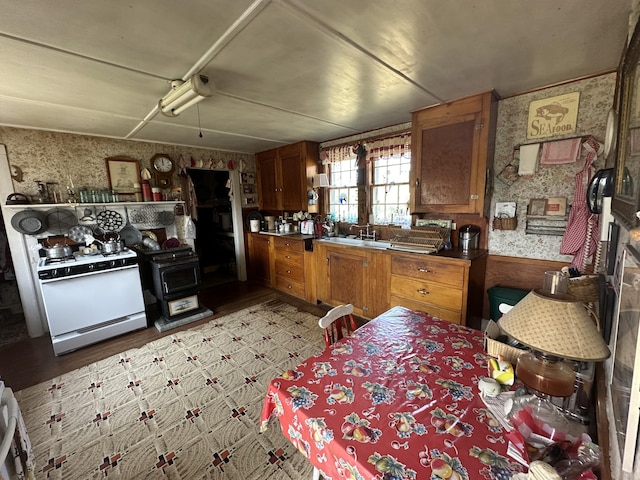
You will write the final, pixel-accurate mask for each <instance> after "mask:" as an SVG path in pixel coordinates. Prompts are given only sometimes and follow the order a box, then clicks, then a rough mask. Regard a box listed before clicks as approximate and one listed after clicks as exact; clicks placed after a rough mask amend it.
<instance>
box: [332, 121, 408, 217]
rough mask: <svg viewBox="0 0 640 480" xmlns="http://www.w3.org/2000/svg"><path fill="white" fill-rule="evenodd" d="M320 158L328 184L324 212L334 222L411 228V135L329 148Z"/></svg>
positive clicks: (395, 135)
mask: <svg viewBox="0 0 640 480" xmlns="http://www.w3.org/2000/svg"><path fill="white" fill-rule="evenodd" d="M356 151H357V152H358V156H357V155H356ZM322 157H323V161H324V164H325V165H326V166H327V171H328V173H329V179H330V183H331V187H330V188H329V193H328V202H329V204H328V209H327V211H328V213H329V214H330V215H332V216H333V218H334V219H336V220H338V221H341V222H349V223H359V224H364V223H374V224H377V225H381V224H382V225H386V224H394V225H402V226H410V225H411V215H410V213H409V177H410V172H411V133H410V132H407V131H405V132H402V133H396V134H393V135H392V136H389V137H385V138H377V139H373V140H370V141H368V142H366V143H362V144H356V145H355V146H354V145H339V146H336V147H329V148H328V149H326V150H323V152H322ZM358 159H359V160H358ZM358 164H359V165H360V168H358V167H359V165H358ZM359 175H360V178H359V177H358V176H359Z"/></svg>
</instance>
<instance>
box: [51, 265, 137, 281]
mask: <svg viewBox="0 0 640 480" xmlns="http://www.w3.org/2000/svg"><path fill="white" fill-rule="evenodd" d="M132 268H138V265H125V266H123V267H115V268H107V269H106V270H94V271H93V272H84V273H76V274H73V275H65V276H63V277H54V278H43V279H40V280H39V281H40V283H53V282H64V281H65V280H73V279H74V278H79V277H89V276H92V275H99V274H101V273H106V272H118V271H121V270H130V269H132Z"/></svg>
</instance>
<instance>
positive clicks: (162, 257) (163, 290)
mask: <svg viewBox="0 0 640 480" xmlns="http://www.w3.org/2000/svg"><path fill="white" fill-rule="evenodd" d="M138 253H139V254H140V257H141V259H142V260H143V261H142V263H143V264H144V268H143V285H144V286H145V288H147V289H149V291H150V292H151V293H152V294H153V296H154V297H155V298H156V299H157V301H158V305H159V308H160V312H161V317H160V319H159V321H160V322H161V323H163V324H169V323H172V322H175V321H178V320H182V319H184V318H185V317H191V316H193V315H196V314H199V313H202V312H209V313H210V310H208V309H207V308H206V307H203V306H201V305H200V301H199V299H198V292H199V290H200V284H201V278H200V261H199V258H198V255H197V254H196V253H195V252H194V251H193V250H192V249H191V247H177V248H171V249H166V250H144V251H140V252H138ZM182 323H183V322H180V324H182ZM155 324H156V327H158V321H156V322H155ZM158 328H159V327H158ZM159 329H160V328H159Z"/></svg>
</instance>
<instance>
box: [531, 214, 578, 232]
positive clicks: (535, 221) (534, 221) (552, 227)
mask: <svg viewBox="0 0 640 480" xmlns="http://www.w3.org/2000/svg"><path fill="white" fill-rule="evenodd" d="M568 220H569V216H568V215H563V216H558V215H527V223H526V227H525V233H526V234H528V235H556V236H562V235H564V232H565V230H566V228H567V221H568Z"/></svg>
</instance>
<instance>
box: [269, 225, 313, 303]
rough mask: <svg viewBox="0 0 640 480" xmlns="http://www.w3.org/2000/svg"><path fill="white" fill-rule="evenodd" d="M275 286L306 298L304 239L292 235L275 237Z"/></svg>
mask: <svg viewBox="0 0 640 480" xmlns="http://www.w3.org/2000/svg"><path fill="white" fill-rule="evenodd" d="M273 255H274V266H275V287H276V288H277V289H278V290H282V291H283V292H285V293H288V294H290V295H293V296H295V297H298V298H302V299H305V298H306V295H305V273H304V271H305V268H304V260H305V258H304V241H302V240H298V239H294V238H292V237H274V242H273Z"/></svg>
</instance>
